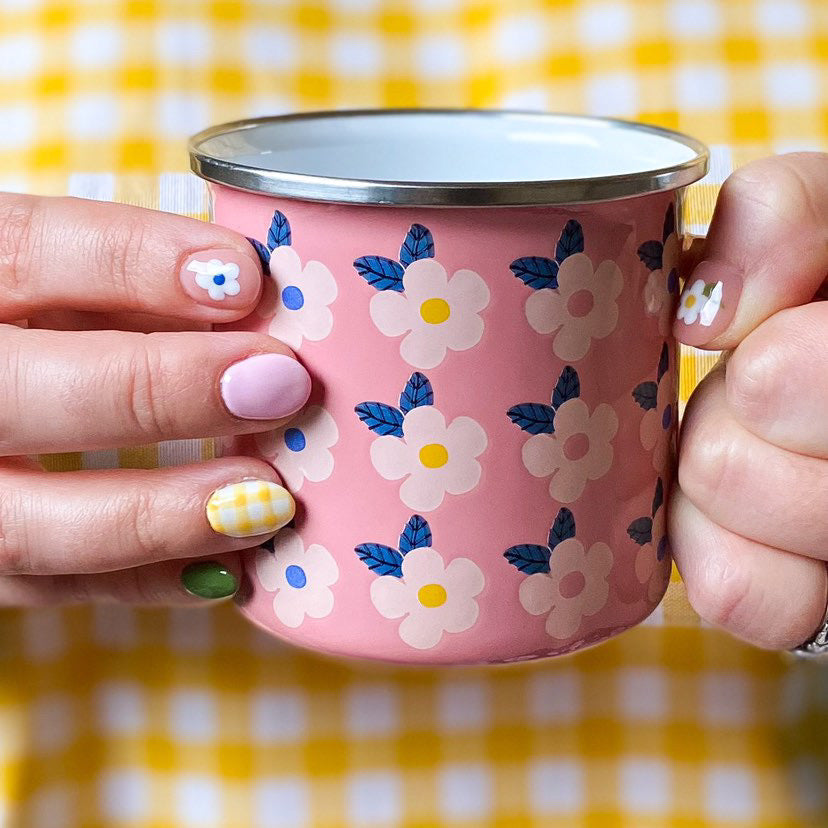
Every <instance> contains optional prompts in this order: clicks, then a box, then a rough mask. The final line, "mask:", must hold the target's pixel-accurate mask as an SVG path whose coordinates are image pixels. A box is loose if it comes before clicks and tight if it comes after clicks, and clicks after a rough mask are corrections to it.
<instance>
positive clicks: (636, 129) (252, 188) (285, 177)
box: [188, 108, 710, 208]
mask: <svg viewBox="0 0 828 828" xmlns="http://www.w3.org/2000/svg"><path fill="white" fill-rule="evenodd" d="M429 119H430V121H431V123H432V125H433V124H438V125H439V126H442V127H443V128H444V129H446V130H450V131H451V132H446V133H445V134H446V135H449V134H459V135H461V136H466V138H465V140H466V142H467V145H468V146H470V147H472V148H474V142H475V141H478V142H480V144H481V147H479V149H485V146H483V143H484V142H483V141H482V140H481V139H483V138H485V139H486V140H487V141H488V142H489V147H493V148H500V147H503V146H505V145H506V144H504V143H503V142H512V146H513V147H514V149H515V153H514V155H511V156H510V157H511V158H512V159H514V160H513V162H512V163H511V164H510V163H506V164H505V165H504V166H505V167H506V172H507V174H505V175H503V176H501V177H497V178H496V177H492V178H491V179H488V180H487V179H485V178H474V180H453V178H452V177H451V176H449V175H446V176H444V179H445V180H427V179H423V180H421V179H420V177H419V176H417V175H408V176H399V175H397V176H385V175H374V176H372V177H369V176H361V175H353V174H351V175H333V174H331V173H330V171H329V170H326V171H325V172H324V173H320V172H318V171H316V172H314V171H303V170H301V169H298V168H299V167H301V166H303V164H301V163H298V162H297V160H296V158H295V157H294V158H293V160H291V159H290V158H289V157H288V156H287V155H285V157H284V158H283V160H282V162H281V163H280V162H279V161H278V160H274V161H273V163H272V164H271V165H270V167H269V168H268V166H267V165H266V164H263V163H261V159H262V158H263V157H264V156H265V155H266V154H270V153H271V150H269V149H268V150H262V149H261V147H262V146H267V147H270V146H271V144H272V138H273V137H274V136H276V135H278V133H282V136H281V137H282V138H283V140H284V142H285V146H286V147H296V145H297V143H298V142H299V141H300V140H303V134H304V142H305V143H304V145H305V146H308V144H307V134H306V131H307V128H308V127H309V126H310V127H316V128H317V130H318V131H320V132H321V131H323V130H324V131H325V133H326V135H330V136H331V137H332V138H333V139H334V140H336V139H337V138H344V137H346V136H347V138H348V139H350V140H351V141H352V142H354V141H357V142H358V141H359V140H362V141H363V143H364V146H365V149H366V151H368V150H370V145H369V144H368V143H366V141H367V139H368V138H370V133H369V132H368V131H367V130H366V129H365V127H366V126H368V125H373V127H374V128H375V131H377V132H378V133H381V132H382V130H383V129H387V130H388V136H390V137H391V138H392V139H394V138H395V137H396V136H397V135H401V134H406V130H405V129H402V127H408V126H409V125H410V124H411V123H412V121H416V122H419V124H420V125H421V126H424V127H425V126H428V124H429ZM314 122H315V123H314ZM303 131H304V133H303ZM257 132H259V133H261V135H260V136H259V137H260V138H261V137H262V136H265V137H266V138H268V140H261V141H260V143H259V144H257V143H256V140H255V139H256V137H257V136H256V133H257ZM633 134H634V135H633ZM436 135H437V130H436V129H434V130H433V133H432V134H430V135H429V134H428V133H426V134H425V135H423V136H422V140H423V141H424V143H425V146H426V147H427V146H428V143H427V141H428V139H429V138H431V139H433V138H434V137H435V136H436ZM469 136H471V137H469ZM381 137H382V136H381V134H380V136H379V138H376V139H374V140H376V141H377V142H379V140H380V138H381ZM639 139H640V142H642V143H643V144H647V145H648V147H650V148H652V150H653V151H654V152H658V151H660V152H663V153H664V154H666V155H669V151H672V152H673V154H674V155H675V160H674V161H673V162H672V163H661V164H658V163H657V164H655V165H652V166H650V165H649V164H644V165H643V168H641V167H642V162H641V157H640V156H639V157H638V159H637V160H636V161H633V159H632V158H630V159H628V163H627V166H628V167H629V166H632V169H631V170H628V171H623V172H612V171H611V172H607V173H605V174H599V175H578V174H577V170H576V171H575V172H576V174H574V175H572V176H571V177H570V176H567V175H560V174H559V175H558V177H553V178H540V177H536V175H534V174H531V173H530V174H528V175H520V176H518V175H514V174H512V175H508V172H509V168H510V166H511V170H512V172H513V173H514V171H515V170H529V169H531V165H532V164H533V163H534V164H536V168H537V167H539V166H540V165H541V162H544V163H549V161H550V159H551V158H552V155H551V153H552V152H553V151H555V150H560V148H561V146H562V145H564V144H565V143H567V142H568V145H569V147H573V146H577V145H578V143H579V141H580V143H581V145H582V146H581V149H582V150H586V152H585V153H584V152H582V155H581V160H582V162H583V159H584V158H589V155H588V153H589V152H590V151H593V152H594V153H596V154H597V153H601V152H607V151H609V150H610V148H613V150H614V151H616V155H618V147H619V146H621V147H623V146H630V147H631V146H632V143H630V141H633V142H636V141H638V140H639ZM498 142H500V143H498ZM625 142H626V143H625ZM544 144H545V145H546V146H545V147H544V146H541V145H544ZM411 145H412V146H413V144H411ZM337 146H338V144H337V143H330V144H328V145H326V146H321V147H320V153H319V154H318V157H321V156H322V155H325V156H326V157H327V158H330V157H331V155H332V152H331V151H332V150H334V151H335V150H336V148H337ZM339 146H340V147H341V144H339ZM432 146H438V145H437V144H432ZM462 146H463V144H462V142H461V143H460V144H458V145H457V147H460V148H461V149H462ZM533 146H534V147H539V149H533ZM457 147H455V148H457ZM188 148H189V155H190V166H191V168H192V170H193V171H194V172H195V173H196V174H197V175H199V176H200V177H201V178H204V179H206V180H207V181H211V182H215V183H217V184H222V185H224V186H227V187H231V188H233V189H236V190H243V191H246V192H252V193H260V194H268V195H274V196H280V197H282V198H290V199H300V200H303V201H316V202H329V203H336V204H373V205H387V206H400V207H403V206H404V207H466V208H468V207H529V206H563V205H576V204H589V203H596V202H605V201H615V200H618V199H624V198H630V197H633V196H640V195H646V194H648V193H656V192H664V191H668V190H677V189H680V188H683V187H686V186H688V185H689V184H692V183H694V182H695V181H698V180H699V179H700V178H702V177H703V176H704V175H705V174H706V173H707V171H708V167H709V161H710V153H709V150H708V148H707V146H706V145H705V144H704V143H702V142H701V141H699V140H697V139H695V138H692V137H691V136H689V135H685V134H684V133H681V132H677V131H675V130H671V129H666V128H664V127H657V126H653V125H650V124H643V123H639V122H636V121H628V120H623V119H619V118H605V117H596V116H586V115H572V114H564V113H552V112H533V111H521V110H506V109H435V108H431V109H419V108H417V109H353V110H320V111H315V112H302V113H292V114H287V115H276V116H268V117H263V118H252V119H245V120H239V121H232V122H229V123H225V124H219V125H216V126H212V127H209V128H208V129H205V130H203V131H201V132H199V133H197V134H196V135H194V136H193V137H192V138H191V139H190V141H189V145H188ZM641 149H643V147H639V150H641ZM245 151H246V152H245ZM301 151H302V147H301V146H300V148H299V149H298V151H297V152H298V153H299V157H300V159H301ZM565 151H566V150H563V152H565ZM533 152H534V156H533ZM544 152H545V153H547V155H546V156H544V154H543V153H544ZM283 154H284V153H283ZM294 155H295V154H294ZM378 155H382V154H381V153H376V151H375V152H374V153H373V156H374V160H373V161H368V162H365V161H364V160H363V161H362V162H361V163H362V167H363V168H365V164H366V163H367V164H368V166H369V167H370V164H371V163H375V165H376V166H377V168H378V169H380V168H381V167H382V164H383V160H382V159H381V158H379V159H377V158H376V157H377V156H378ZM257 156H258V163H256V159H257ZM471 156H472V160H471V161H470V164H474V163H476V162H475V161H474V159H473V156H474V153H471ZM365 157H371V155H370V153H368V154H367V155H366V156H365ZM594 157H597V156H594ZM240 158H243V159H244V163H242V161H240V160H239V159H240ZM309 159H310V156H309ZM458 160H459V161H460V162H461V163H462V160H463V159H462V155H461V156H456V157H455V158H454V159H453V160H452V159H449V160H448V161H447V162H445V165H446V166H451V163H452V162H453V163H455V165H457V162H458ZM314 163H317V164H318V161H317V162H313V161H312V160H306V161H305V165H309V166H310V167H313V165H314ZM349 163H350V164H351V166H352V167H353V165H354V163H355V162H354V161H353V159H352V160H351V162H348V161H342V162H341V164H342V166H343V167H347V166H348V165H349ZM522 163H523V164H525V166H524V167H521V164H522ZM619 163H620V164H621V166H622V167H623V166H624V165H623V163H622V162H619ZM427 164H428V165H429V166H431V165H433V160H432V159H429V160H428V162H427ZM357 166H359V164H357ZM550 166H551V164H550ZM280 167H281V168H280ZM291 167H293V168H292V169H291Z"/></svg>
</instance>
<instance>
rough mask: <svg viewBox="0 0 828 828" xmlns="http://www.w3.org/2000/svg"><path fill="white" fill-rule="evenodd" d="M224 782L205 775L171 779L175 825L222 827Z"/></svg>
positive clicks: (218, 778) (181, 827)
mask: <svg viewBox="0 0 828 828" xmlns="http://www.w3.org/2000/svg"><path fill="white" fill-rule="evenodd" d="M224 785H225V781H224V780H223V779H222V778H221V777H218V776H208V775H206V774H181V775H180V776H178V777H177V778H176V777H174V778H173V796H174V802H175V823H174V824H175V825H176V826H178V827H179V828H191V826H192V828H202V826H204V828H206V826H213V825H215V826H222V828H223V825H222V808H221V792H222V790H223V788H224Z"/></svg>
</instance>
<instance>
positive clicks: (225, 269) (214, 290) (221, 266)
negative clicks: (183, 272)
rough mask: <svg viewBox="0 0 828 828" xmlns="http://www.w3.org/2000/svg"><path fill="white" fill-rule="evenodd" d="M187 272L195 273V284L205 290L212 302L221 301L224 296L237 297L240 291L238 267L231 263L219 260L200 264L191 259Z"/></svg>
mask: <svg viewBox="0 0 828 828" xmlns="http://www.w3.org/2000/svg"><path fill="white" fill-rule="evenodd" d="M187 270H189V271H190V273H195V283H196V284H197V285H198V286H199V287H200V288H203V289H204V290H206V291H207V295H208V296H209V297H210V298H211V299H212V300H213V301H214V302H221V301H223V300H224V297H225V296H237V295H238V293H239V291H240V290H241V286H240V285H239V266H238V265H237V264H234V263H233V262H222V261H221V260H220V259H210V260H209V261H206V262H200V261H198V260H197V259H193V261H191V262H190V263H189V264H188V265H187Z"/></svg>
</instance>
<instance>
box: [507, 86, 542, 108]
mask: <svg viewBox="0 0 828 828" xmlns="http://www.w3.org/2000/svg"><path fill="white" fill-rule="evenodd" d="M499 104H500V106H501V107H503V108H504V109H529V110H540V111H543V110H546V109H549V108H550V103H549V89H548V88H547V87H546V86H527V87H524V88H523V89H514V90H512V91H511V92H506V93H505V94H504V95H502V96H501V98H500V101H499Z"/></svg>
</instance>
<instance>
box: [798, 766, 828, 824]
mask: <svg viewBox="0 0 828 828" xmlns="http://www.w3.org/2000/svg"><path fill="white" fill-rule="evenodd" d="M790 778H791V783H792V787H793V791H792V794H793V798H794V800H795V802H796V804H797V806H798V809H799V811H800V812H801V813H804V814H809V815H815V816H816V815H819V816H824V815H825V812H826V810H828V787H826V785H825V760H824V756H817V757H811V756H804V757H802V758H801V759H796V760H795V761H794V762H793V763H792V766H791V774H790Z"/></svg>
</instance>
